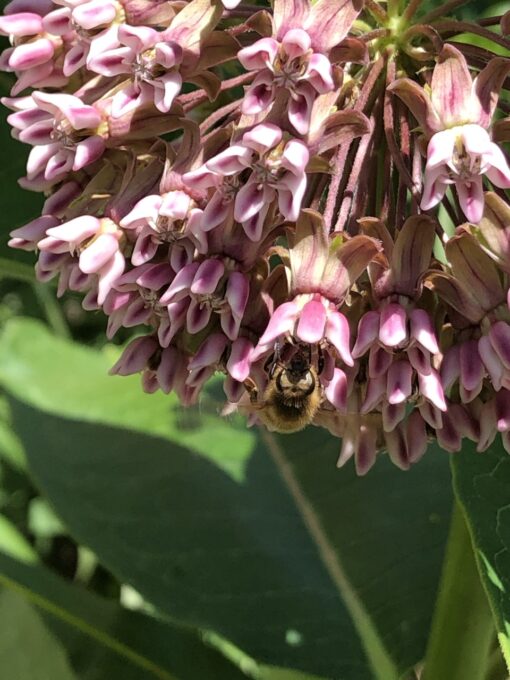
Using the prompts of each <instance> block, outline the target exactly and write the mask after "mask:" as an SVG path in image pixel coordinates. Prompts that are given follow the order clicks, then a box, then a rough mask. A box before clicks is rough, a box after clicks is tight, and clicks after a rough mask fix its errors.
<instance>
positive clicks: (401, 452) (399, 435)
mask: <svg viewBox="0 0 510 680" xmlns="http://www.w3.org/2000/svg"><path fill="white" fill-rule="evenodd" d="M384 438H385V440H386V446H387V448H388V455H389V457H390V459H391V462H392V463H394V464H395V465H396V466H397V467H399V468H400V469H401V470H409V467H410V463H409V456H408V452H407V441H406V436H405V431H404V429H403V428H402V427H398V426H397V427H396V428H395V429H394V430H392V431H390V432H386V434H385V437H384Z"/></svg>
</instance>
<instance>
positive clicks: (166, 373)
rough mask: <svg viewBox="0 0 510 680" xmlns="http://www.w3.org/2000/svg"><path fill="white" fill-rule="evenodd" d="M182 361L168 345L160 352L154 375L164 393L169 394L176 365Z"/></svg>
mask: <svg viewBox="0 0 510 680" xmlns="http://www.w3.org/2000/svg"><path fill="white" fill-rule="evenodd" d="M182 363H183V362H182V358H181V357H180V356H179V353H178V352H177V351H176V350H175V348H174V347H168V348H167V349H165V350H164V351H163V352H162V353H161V361H160V362H159V366H158V369H157V371H156V376H157V379H158V383H159V386H160V388H161V389H162V391H163V392H164V393H165V394H169V393H170V392H171V391H172V390H173V388H174V384H175V378H176V376H177V373H178V367H179V366H180V365H182Z"/></svg>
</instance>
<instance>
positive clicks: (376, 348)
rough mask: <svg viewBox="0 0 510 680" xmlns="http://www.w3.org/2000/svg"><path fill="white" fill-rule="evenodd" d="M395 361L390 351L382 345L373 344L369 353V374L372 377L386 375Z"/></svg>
mask: <svg viewBox="0 0 510 680" xmlns="http://www.w3.org/2000/svg"><path fill="white" fill-rule="evenodd" d="M392 361H393V357H392V355H391V353H390V352H387V351H386V350H385V349H384V347H381V346H380V345H372V347H371V348H370V352H369V354H368V375H369V376H370V378H379V377H380V376H382V375H385V374H386V372H387V370H388V368H389V367H390V365H391V362H392Z"/></svg>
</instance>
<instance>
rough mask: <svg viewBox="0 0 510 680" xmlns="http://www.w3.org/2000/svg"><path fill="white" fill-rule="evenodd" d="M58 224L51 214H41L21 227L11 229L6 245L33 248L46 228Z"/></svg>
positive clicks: (44, 233) (24, 248)
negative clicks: (9, 238)
mask: <svg viewBox="0 0 510 680" xmlns="http://www.w3.org/2000/svg"><path fill="white" fill-rule="evenodd" d="M58 224H59V220H58V219H57V218H55V217H53V215H43V216H42V217H37V218H36V219H35V220H32V221H31V222H28V224H25V225H24V226H23V227H19V228H18V229H14V231H11V233H10V237H11V240H10V241H9V242H8V244H7V245H8V246H9V247H11V248H19V249H21V250H35V249H36V246H37V243H38V242H39V241H40V240H41V239H42V238H43V237H44V236H45V235H46V233H47V230H48V229H51V228H52V227H55V226H57V225H58Z"/></svg>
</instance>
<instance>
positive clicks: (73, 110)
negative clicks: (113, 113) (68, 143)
mask: <svg viewBox="0 0 510 680" xmlns="http://www.w3.org/2000/svg"><path fill="white" fill-rule="evenodd" d="M32 97H33V99H34V101H35V102H36V104H38V105H39V106H40V107H41V108H43V109H45V110H46V111H49V112H50V113H52V114H53V115H54V116H58V115H59V114H63V115H64V116H65V117H66V118H67V120H68V121H69V122H70V123H71V125H72V126H73V128H74V129H75V130H83V129H86V128H93V129H95V128H96V127H97V126H98V125H99V124H100V123H101V114H100V113H99V112H98V111H97V110H96V109H95V108H94V107H93V106H89V105H88V104H84V103H83V102H82V101H81V100H80V99H79V98H78V97H75V96H74V95H71V94H49V93H47V92H33V93H32Z"/></svg>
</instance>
